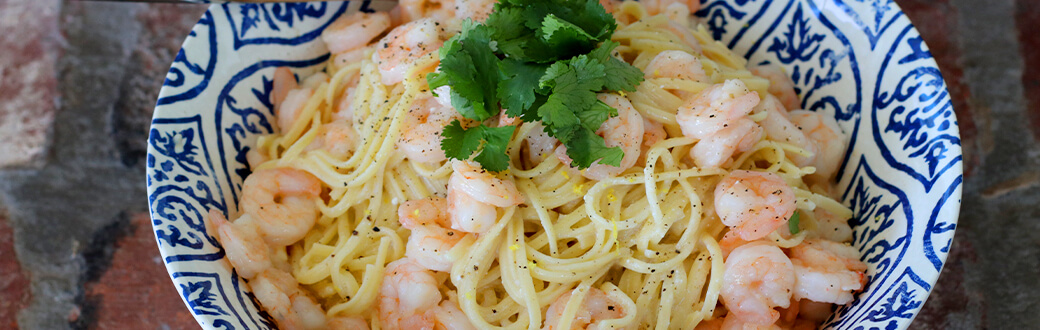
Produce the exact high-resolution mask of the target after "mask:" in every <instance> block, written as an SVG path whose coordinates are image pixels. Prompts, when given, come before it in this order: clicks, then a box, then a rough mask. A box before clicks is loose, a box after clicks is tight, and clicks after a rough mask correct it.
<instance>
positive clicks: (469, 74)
mask: <svg viewBox="0 0 1040 330" xmlns="http://www.w3.org/2000/svg"><path fill="white" fill-rule="evenodd" d="M491 32H492V31H491V29H490V28H488V27H487V26H484V25H478V24H475V23H473V22H472V21H466V23H464V24H463V29H462V32H461V33H459V34H456V35H455V36H454V37H452V38H451V39H449V40H448V41H447V42H445V43H444V46H443V47H441V49H440V57H441V64H440V69H441V72H434V73H431V74H429V75H427V77H426V79H427V81H428V82H429V84H430V89H434V88H437V87H441V86H444V85H449V86H451V104H452V106H454V107H455V110H457V111H458V112H459V113H460V114H462V116H463V117H466V118H469V119H473V120H484V119H488V118H491V116H494V115H495V114H498V89H497V88H496V86H497V85H498V84H497V82H498V80H499V77H498V61H499V60H498V57H497V56H495V54H494V53H493V52H492V51H491V48H490V47H489V46H488V45H489V44H490V43H491Z"/></svg>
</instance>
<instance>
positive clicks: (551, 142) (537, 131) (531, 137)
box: [524, 121, 560, 163]
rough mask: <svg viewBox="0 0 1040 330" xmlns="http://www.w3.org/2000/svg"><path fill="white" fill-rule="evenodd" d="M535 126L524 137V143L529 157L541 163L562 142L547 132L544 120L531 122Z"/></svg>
mask: <svg viewBox="0 0 1040 330" xmlns="http://www.w3.org/2000/svg"><path fill="white" fill-rule="evenodd" d="M531 125H534V127H532V128H531V132H530V133H529V134H528V135H527V137H525V138H524V144H525V145H526V146H527V159H530V160H531V161H532V162H534V163H540V162H541V161H542V160H545V157H548V156H549V155H550V154H552V152H553V149H555V148H556V145H557V144H559V143H560V141H559V140H556V138H554V137H551V136H549V133H547V132H545V126H543V125H542V122H540V121H537V122H534V123H531Z"/></svg>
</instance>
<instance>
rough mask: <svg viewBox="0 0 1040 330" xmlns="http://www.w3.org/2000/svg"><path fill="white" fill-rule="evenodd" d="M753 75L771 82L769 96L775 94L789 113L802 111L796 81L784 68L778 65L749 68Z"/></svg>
mask: <svg viewBox="0 0 1040 330" xmlns="http://www.w3.org/2000/svg"><path fill="white" fill-rule="evenodd" d="M748 70H750V71H751V74H754V75H756V76H759V77H762V78H766V79H768V80H769V94H773V95H774V96H776V98H777V99H779V100H780V102H781V104H783V106H784V109H785V110H787V111H791V110H796V109H800V107H801V106H800V103H799V101H798V94H797V93H795V91H794V81H792V80H791V77H790V76H788V75H787V73H785V72H784V68H782V67H780V66H779V65H776V64H761V65H756V66H752V67H749V68H748Z"/></svg>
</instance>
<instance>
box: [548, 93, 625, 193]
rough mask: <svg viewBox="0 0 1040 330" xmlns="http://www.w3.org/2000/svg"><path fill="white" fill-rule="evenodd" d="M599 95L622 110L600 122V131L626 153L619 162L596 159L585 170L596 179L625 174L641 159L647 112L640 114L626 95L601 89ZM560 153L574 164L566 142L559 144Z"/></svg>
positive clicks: (607, 140)
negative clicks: (608, 163)
mask: <svg viewBox="0 0 1040 330" xmlns="http://www.w3.org/2000/svg"><path fill="white" fill-rule="evenodd" d="M596 98H598V99H599V100H600V101H601V102H603V103H606V104H607V105H609V106H611V107H613V108H615V109H617V111H618V115H617V116H616V117H612V118H610V119H607V120H606V121H604V122H603V124H601V125H600V126H599V129H598V130H596V134H598V135H600V136H602V137H603V141H604V143H605V144H606V145H607V147H621V151H623V152H624V153H625V155H624V157H622V158H621V163H620V164H618V166H613V165H607V164H599V161H596V162H593V163H592V166H589V168H588V169H586V170H585V171H584V172H582V173H581V175H582V176H585V177H586V178H589V179H592V180H603V179H606V178H609V177H613V176H617V175H618V174H621V173H622V172H624V171H625V170H627V169H629V168H631V167H632V165H635V164H636V161H637V160H639V155H640V152H639V151H640V147H641V146H642V144H643V132H644V129H643V116H641V115H639V112H638V111H636V109H635V107H633V106H632V103H631V102H629V101H628V99H627V98H625V97H623V96H620V95H616V94H606V93H600V94H597V95H596ZM556 157H559V158H560V161H562V162H563V163H564V164H566V165H568V166H570V164H571V161H572V160H571V158H570V157H568V156H567V147H566V146H560V147H559V148H556Z"/></svg>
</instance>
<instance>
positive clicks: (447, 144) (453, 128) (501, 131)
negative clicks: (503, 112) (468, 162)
mask: <svg viewBox="0 0 1040 330" xmlns="http://www.w3.org/2000/svg"><path fill="white" fill-rule="evenodd" d="M514 129H516V127H515V126H505V127H487V126H484V125H480V126H476V127H472V128H469V129H467V128H463V127H462V123H460V122H459V121H458V120H454V121H452V122H451V124H448V126H445V127H444V131H443V132H441V134H442V135H443V136H444V140H441V149H443V150H444V154H445V155H447V156H448V157H451V158H455V159H467V158H469V156H470V155H471V154H473V152H474V151H477V150H478V149H483V150H481V152H480V154H478V155H477V157H476V158H474V160H476V161H477V162H479V163H480V164H481V165H483V166H484V169H487V170H489V171H502V170H505V169H506V168H509V156H508V155H506V146H507V145H508V144H509V138H511V137H512V136H513V130H514Z"/></svg>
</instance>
